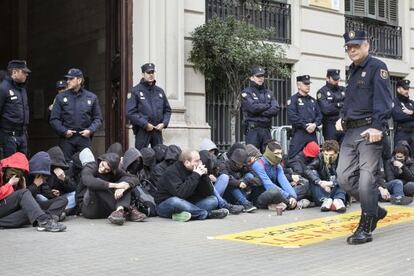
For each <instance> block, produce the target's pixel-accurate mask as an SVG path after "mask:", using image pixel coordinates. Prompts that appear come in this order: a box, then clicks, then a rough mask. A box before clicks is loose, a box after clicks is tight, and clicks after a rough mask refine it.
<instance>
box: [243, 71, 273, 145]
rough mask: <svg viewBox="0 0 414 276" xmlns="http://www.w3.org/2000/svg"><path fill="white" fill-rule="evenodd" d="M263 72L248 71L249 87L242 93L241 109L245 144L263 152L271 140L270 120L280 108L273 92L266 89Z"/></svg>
mask: <svg viewBox="0 0 414 276" xmlns="http://www.w3.org/2000/svg"><path fill="white" fill-rule="evenodd" d="M264 81H265V70H264V69H263V68H262V67H255V68H252V69H251V70H250V82H249V83H250V85H249V87H246V88H245V89H244V90H243V91H242V99H241V107H242V110H243V115H244V120H245V134H246V144H252V145H254V146H255V147H256V148H258V149H260V151H261V152H264V150H265V145H266V143H267V142H268V141H270V140H271V139H272V136H271V134H270V128H271V127H272V118H273V117H275V116H276V115H277V114H278V112H279V110H280V108H279V105H278V103H277V101H276V99H275V97H274V95H273V92H272V91H270V90H269V89H266V87H265V84H264Z"/></svg>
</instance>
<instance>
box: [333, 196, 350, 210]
mask: <svg viewBox="0 0 414 276" xmlns="http://www.w3.org/2000/svg"><path fill="white" fill-rule="evenodd" d="M331 209H332V211H335V212H338V213H345V212H346V207H345V204H344V202H343V201H342V199H339V198H335V199H334V200H333V203H332V206H331Z"/></svg>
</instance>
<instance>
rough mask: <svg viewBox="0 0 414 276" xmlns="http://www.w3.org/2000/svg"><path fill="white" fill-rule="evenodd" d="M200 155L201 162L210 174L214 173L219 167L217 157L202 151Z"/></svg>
mask: <svg viewBox="0 0 414 276" xmlns="http://www.w3.org/2000/svg"><path fill="white" fill-rule="evenodd" d="M199 154H200V159H201V161H202V162H203V164H204V166H206V168H207V170H208V173H209V174H211V173H214V171H215V170H216V168H217V166H218V162H217V157H216V156H215V155H211V154H209V153H208V151H207V150H202V151H200V152H199Z"/></svg>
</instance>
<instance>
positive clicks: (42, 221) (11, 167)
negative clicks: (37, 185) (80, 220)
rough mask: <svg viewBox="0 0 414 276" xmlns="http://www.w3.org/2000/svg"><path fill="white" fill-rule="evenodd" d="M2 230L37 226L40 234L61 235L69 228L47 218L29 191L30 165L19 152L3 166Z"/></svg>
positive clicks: (0, 177) (0, 186)
mask: <svg viewBox="0 0 414 276" xmlns="http://www.w3.org/2000/svg"><path fill="white" fill-rule="evenodd" d="M0 167H1V168H0V227H5V228H19V227H22V226H24V225H28V224H31V225H33V226H36V225H37V230H38V231H46V232H61V231H64V230H65V229H66V226H64V225H63V224H60V223H58V222H56V221H55V220H54V219H53V218H52V216H51V215H49V214H46V213H45V212H44V211H43V210H42V208H40V206H39V204H38V203H37V202H36V200H35V199H34V198H33V196H32V194H31V192H30V191H29V190H28V189H26V180H25V177H26V175H27V174H28V172H29V161H28V160H27V158H26V156H25V155H24V154H23V153H20V152H16V153H14V154H12V155H11V156H9V157H8V158H5V159H3V160H1V162H0Z"/></svg>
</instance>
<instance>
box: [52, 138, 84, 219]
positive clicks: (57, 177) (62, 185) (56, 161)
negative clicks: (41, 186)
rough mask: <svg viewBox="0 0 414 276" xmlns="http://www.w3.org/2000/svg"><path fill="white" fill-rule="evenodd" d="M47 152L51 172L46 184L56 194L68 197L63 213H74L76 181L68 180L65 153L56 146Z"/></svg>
mask: <svg viewBox="0 0 414 276" xmlns="http://www.w3.org/2000/svg"><path fill="white" fill-rule="evenodd" d="M47 153H48V154H49V156H50V160H51V174H50V176H49V177H48V178H47V185H48V186H49V187H50V189H51V191H52V193H54V194H56V195H58V196H59V195H63V196H65V197H66V198H67V199H68V205H67V206H66V210H65V213H66V214H68V215H69V214H70V215H72V214H75V213H74V210H75V207H76V200H75V191H76V186H77V183H76V182H74V181H70V178H69V176H68V174H67V173H68V169H69V165H68V163H66V160H65V155H64V154H63V151H62V150H61V149H60V147H58V146H55V147H53V148H51V149H49V150H48V151H47Z"/></svg>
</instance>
